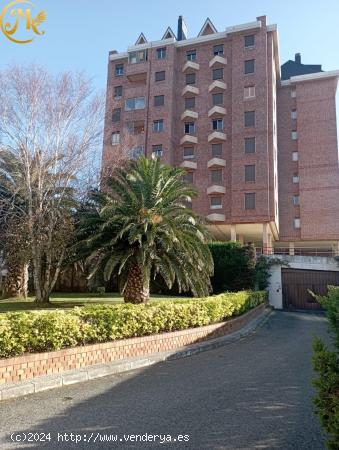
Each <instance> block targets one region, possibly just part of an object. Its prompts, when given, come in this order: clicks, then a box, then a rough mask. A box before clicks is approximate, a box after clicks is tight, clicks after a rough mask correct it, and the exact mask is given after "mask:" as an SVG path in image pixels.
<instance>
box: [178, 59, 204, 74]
mask: <svg viewBox="0 0 339 450" xmlns="http://www.w3.org/2000/svg"><path fill="white" fill-rule="evenodd" d="M199 69H200V65H199V64H198V63H196V62H193V61H187V62H186V63H185V65H184V67H183V68H182V71H183V73H185V72H191V71H192V70H199Z"/></svg>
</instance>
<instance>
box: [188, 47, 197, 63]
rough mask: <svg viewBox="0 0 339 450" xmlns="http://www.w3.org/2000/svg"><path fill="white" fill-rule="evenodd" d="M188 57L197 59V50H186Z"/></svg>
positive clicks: (190, 59) (192, 59)
mask: <svg viewBox="0 0 339 450" xmlns="http://www.w3.org/2000/svg"><path fill="white" fill-rule="evenodd" d="M186 59H187V61H195V60H196V59H197V52H196V50H189V51H188V52H186Z"/></svg>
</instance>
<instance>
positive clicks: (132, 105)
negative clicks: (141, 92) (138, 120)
mask: <svg viewBox="0 0 339 450" xmlns="http://www.w3.org/2000/svg"><path fill="white" fill-rule="evenodd" d="M144 108H145V97H135V98H128V99H126V100H125V111H134V110H135V109H144Z"/></svg>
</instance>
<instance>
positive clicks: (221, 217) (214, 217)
mask: <svg viewBox="0 0 339 450" xmlns="http://www.w3.org/2000/svg"><path fill="white" fill-rule="evenodd" d="M206 218H207V219H208V220H210V221H211V222H225V214H217V213H213V214H209V215H208V216H207V217H206Z"/></svg>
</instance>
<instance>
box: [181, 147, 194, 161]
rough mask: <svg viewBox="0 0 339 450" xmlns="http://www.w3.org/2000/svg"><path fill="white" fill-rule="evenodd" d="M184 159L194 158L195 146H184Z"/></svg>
mask: <svg viewBox="0 0 339 450" xmlns="http://www.w3.org/2000/svg"><path fill="white" fill-rule="evenodd" d="M183 158H184V159H193V158H194V148H193V147H184V154H183Z"/></svg>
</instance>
